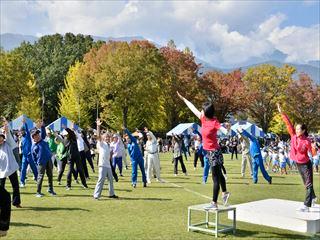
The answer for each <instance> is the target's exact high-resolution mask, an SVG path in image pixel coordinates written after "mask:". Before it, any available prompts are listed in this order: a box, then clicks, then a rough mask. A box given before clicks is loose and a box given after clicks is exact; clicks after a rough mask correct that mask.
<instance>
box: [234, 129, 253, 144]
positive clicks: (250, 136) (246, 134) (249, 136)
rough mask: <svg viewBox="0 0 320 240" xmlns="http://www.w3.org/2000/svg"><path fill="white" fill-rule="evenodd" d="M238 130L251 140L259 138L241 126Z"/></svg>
mask: <svg viewBox="0 0 320 240" xmlns="http://www.w3.org/2000/svg"><path fill="white" fill-rule="evenodd" d="M238 132H239V133H240V134H241V135H242V136H244V137H246V138H248V139H250V141H252V142H254V141H256V140H257V139H256V138H255V137H254V136H252V135H251V134H250V133H248V132H247V131H246V130H244V129H242V128H241V129H238Z"/></svg>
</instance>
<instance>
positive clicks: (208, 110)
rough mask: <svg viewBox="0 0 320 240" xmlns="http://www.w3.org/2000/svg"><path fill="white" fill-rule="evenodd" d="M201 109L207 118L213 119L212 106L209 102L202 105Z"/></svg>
mask: <svg viewBox="0 0 320 240" xmlns="http://www.w3.org/2000/svg"><path fill="white" fill-rule="evenodd" d="M202 109H203V112H204V115H205V116H206V117H207V118H214V106H213V104H212V103H211V102H205V103H203V104H202Z"/></svg>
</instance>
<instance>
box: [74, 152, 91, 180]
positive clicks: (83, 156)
mask: <svg viewBox="0 0 320 240" xmlns="http://www.w3.org/2000/svg"><path fill="white" fill-rule="evenodd" d="M79 153H80V159H81V165H82V171H83V173H84V176H85V177H86V178H88V177H89V172H88V167H87V161H86V154H85V152H84V151H81V152H79ZM76 176H77V178H78V166H77V170H76Z"/></svg>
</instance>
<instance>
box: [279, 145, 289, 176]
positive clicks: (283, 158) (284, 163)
mask: <svg viewBox="0 0 320 240" xmlns="http://www.w3.org/2000/svg"><path fill="white" fill-rule="evenodd" d="M279 162H280V168H281V175H283V174H288V173H287V167H286V166H287V159H286V156H285V154H284V150H283V149H281V150H280V151H279Z"/></svg>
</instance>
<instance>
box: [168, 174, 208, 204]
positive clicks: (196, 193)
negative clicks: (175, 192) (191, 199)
mask: <svg viewBox="0 0 320 240" xmlns="http://www.w3.org/2000/svg"><path fill="white" fill-rule="evenodd" d="M162 180H163V181H164V182H165V183H169V184H171V185H172V186H175V187H178V188H182V189H184V190H185V191H187V192H190V193H193V194H195V195H198V196H200V197H203V198H206V199H210V200H211V197H208V196H206V195H203V194H201V193H198V192H195V191H193V190H191V189H189V188H185V187H182V186H180V185H178V184H175V183H171V182H169V181H167V180H165V179H162Z"/></svg>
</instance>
